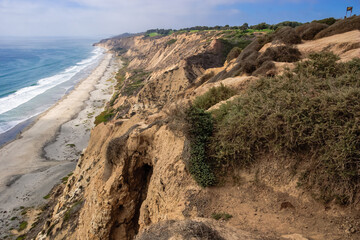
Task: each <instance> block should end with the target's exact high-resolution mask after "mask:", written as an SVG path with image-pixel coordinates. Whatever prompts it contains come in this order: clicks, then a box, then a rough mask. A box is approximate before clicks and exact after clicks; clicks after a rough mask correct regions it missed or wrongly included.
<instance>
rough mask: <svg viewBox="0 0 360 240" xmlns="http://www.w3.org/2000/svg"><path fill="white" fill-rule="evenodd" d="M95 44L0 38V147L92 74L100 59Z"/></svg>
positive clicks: (65, 40)
mask: <svg viewBox="0 0 360 240" xmlns="http://www.w3.org/2000/svg"><path fill="white" fill-rule="evenodd" d="M96 41H97V40H96V39H70V38H3V37H2V38H0V145H2V144H4V143H6V142H7V141H9V140H12V139H13V138H14V136H16V135H17V134H18V133H19V132H20V131H21V130H22V129H23V128H24V127H26V126H27V125H28V124H29V123H30V122H31V120H32V119H34V117H36V116H37V115H39V114H40V113H42V112H44V111H46V110H47V109H49V108H50V107H51V106H52V105H54V104H55V103H56V102H57V101H59V100H60V99H61V98H62V97H63V96H64V95H65V94H66V93H68V92H69V91H70V90H71V89H72V88H73V87H74V86H75V85H76V84H77V83H78V82H79V81H80V80H81V79H84V78H85V77H86V76H88V75H89V74H90V73H91V72H92V70H93V69H94V68H95V67H96V66H97V65H98V63H99V62H100V61H101V59H102V58H103V57H104V50H103V49H101V48H97V47H93V46H92V43H94V42H96Z"/></svg>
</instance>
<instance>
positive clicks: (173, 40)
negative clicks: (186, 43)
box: [166, 39, 177, 46]
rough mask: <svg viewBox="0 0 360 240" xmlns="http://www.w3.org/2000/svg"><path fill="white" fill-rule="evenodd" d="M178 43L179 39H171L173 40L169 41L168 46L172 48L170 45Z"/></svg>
mask: <svg viewBox="0 0 360 240" xmlns="http://www.w3.org/2000/svg"><path fill="white" fill-rule="evenodd" d="M176 41H177V39H171V40H169V41H168V42H167V43H166V45H167V46H170V45H172V44H174V43H176Z"/></svg>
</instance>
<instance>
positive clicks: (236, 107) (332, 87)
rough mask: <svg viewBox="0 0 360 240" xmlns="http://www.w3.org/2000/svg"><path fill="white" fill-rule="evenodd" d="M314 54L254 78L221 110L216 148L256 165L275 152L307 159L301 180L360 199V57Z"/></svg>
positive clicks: (343, 198)
mask: <svg viewBox="0 0 360 240" xmlns="http://www.w3.org/2000/svg"><path fill="white" fill-rule="evenodd" d="M336 59H337V57H336V56H334V55H333V54H330V53H321V54H313V55H311V56H310V60H309V61H306V62H303V63H299V64H298V66H297V68H296V70H295V72H294V73H293V72H287V73H285V74H284V75H282V76H278V77H275V78H262V79H259V80H257V81H255V82H253V83H252V84H251V85H250V86H249V87H248V89H247V91H246V92H244V93H243V94H242V95H241V96H240V97H238V98H237V99H236V100H234V101H232V102H231V103H227V104H224V105H223V106H222V107H221V108H220V109H218V110H215V111H214V112H213V116H214V119H215V130H214V135H213V137H212V139H211V143H210V152H211V153H212V154H213V155H214V158H215V159H216V160H217V162H219V163H221V164H224V165H229V164H230V166H243V167H245V166H249V165H251V164H252V163H253V162H254V161H255V160H256V159H257V157H258V156H261V155H264V154H272V155H275V156H277V157H286V158H288V159H294V161H295V162H296V163H298V162H301V161H306V164H305V166H307V169H306V170H305V171H304V173H303V177H302V178H301V179H300V180H301V184H302V185H303V186H307V187H308V188H309V189H310V190H311V191H312V192H313V194H314V196H316V198H318V199H324V200H326V201H329V200H331V199H334V198H337V199H340V200H339V202H348V203H353V202H354V201H355V199H356V196H357V190H356V189H358V188H359V186H360V166H359V160H360V128H359V119H360V101H359V99H360V77H359V76H360V59H354V60H353V61H351V62H349V63H336Z"/></svg>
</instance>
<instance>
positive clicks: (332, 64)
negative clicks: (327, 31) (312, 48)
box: [295, 52, 342, 78]
mask: <svg viewBox="0 0 360 240" xmlns="http://www.w3.org/2000/svg"><path fill="white" fill-rule="evenodd" d="M309 58H310V60H309V61H307V62H305V63H301V64H297V66H296V69H295V72H296V73H303V74H305V75H306V76H315V77H319V78H325V77H335V76H336V75H337V74H339V73H341V72H342V71H341V68H342V67H341V65H340V64H337V63H336V61H337V60H339V59H340V58H339V57H338V56H336V55H335V54H333V53H331V52H322V53H312V54H310V55H309Z"/></svg>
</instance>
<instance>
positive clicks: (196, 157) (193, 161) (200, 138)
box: [186, 106, 215, 187]
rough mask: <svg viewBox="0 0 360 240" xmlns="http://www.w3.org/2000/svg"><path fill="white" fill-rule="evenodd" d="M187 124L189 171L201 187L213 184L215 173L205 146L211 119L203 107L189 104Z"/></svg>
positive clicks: (211, 127) (210, 128) (209, 133)
mask: <svg viewBox="0 0 360 240" xmlns="http://www.w3.org/2000/svg"><path fill="white" fill-rule="evenodd" d="M186 120H187V122H188V124H189V137H190V160H189V171H190V173H191V175H192V176H193V177H194V179H195V181H196V182H197V183H198V184H199V185H200V186H202V187H207V186H211V185H214V184H215V175H214V173H213V172H212V169H211V167H210V165H209V162H208V158H207V155H206V148H207V144H208V142H209V138H210V136H211V134H212V131H213V120H212V117H211V115H210V114H209V113H207V112H205V111H204V110H203V109H200V108H197V107H194V106H191V107H190V108H189V109H188V110H187V112H186Z"/></svg>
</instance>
